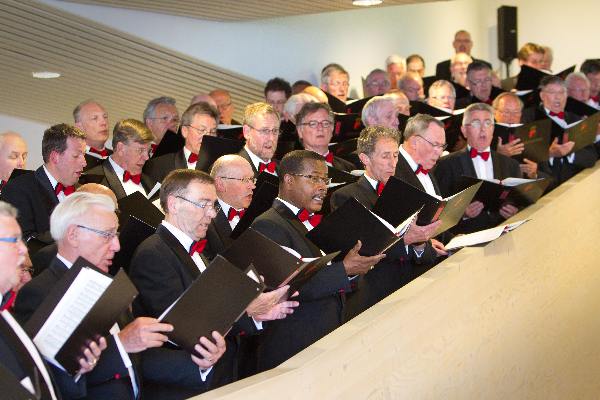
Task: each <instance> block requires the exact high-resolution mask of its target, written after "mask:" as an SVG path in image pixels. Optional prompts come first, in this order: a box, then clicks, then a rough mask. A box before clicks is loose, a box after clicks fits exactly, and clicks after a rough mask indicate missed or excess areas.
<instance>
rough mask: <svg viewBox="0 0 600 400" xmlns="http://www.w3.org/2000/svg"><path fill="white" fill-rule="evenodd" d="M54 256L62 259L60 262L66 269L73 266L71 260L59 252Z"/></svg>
mask: <svg viewBox="0 0 600 400" xmlns="http://www.w3.org/2000/svg"><path fill="white" fill-rule="evenodd" d="M56 258H58V259H59V260H60V261H62V263H63V264H65V267H67V269H71V267H72V266H73V263H72V262H71V261H69V260H67V259H66V258H64V257H63V256H62V255H60V254H59V253H56Z"/></svg>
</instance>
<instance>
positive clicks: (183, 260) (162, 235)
mask: <svg viewBox="0 0 600 400" xmlns="http://www.w3.org/2000/svg"><path fill="white" fill-rule="evenodd" d="M160 202H161V207H162V208H163V210H165V219H164V221H163V222H162V223H161V225H160V226H159V227H158V229H157V230H156V233H155V234H154V235H152V236H150V237H149V238H148V239H146V240H145V241H144V242H142V244H141V245H140V246H139V247H138V248H137V250H136V252H135V254H134V256H133V259H132V261H131V269H130V275H131V280H132V281H133V282H134V283H135V285H136V287H137V288H138V290H139V296H138V297H137V298H136V300H135V301H134V304H133V311H134V314H135V315H149V316H153V317H158V316H159V315H161V314H162V313H163V312H164V310H165V309H166V308H167V307H169V306H170V305H171V304H172V303H173V302H174V301H175V300H177V299H178V298H179V296H180V295H181V294H182V293H183V292H184V291H185V290H186V289H187V288H188V287H189V286H190V285H191V283H192V282H193V281H194V280H195V279H196V278H198V277H199V276H200V274H201V273H202V272H203V271H204V270H205V269H206V267H207V266H208V261H207V259H206V258H205V257H204V256H203V254H202V252H203V250H204V246H205V245H206V240H205V236H206V231H207V229H208V226H209V224H210V221H211V220H212V218H214V217H215V215H216V213H217V211H218V207H219V206H218V203H217V194H216V190H215V186H214V181H213V179H212V178H211V177H210V176H209V175H207V174H206V173H204V172H201V171H197V170H190V169H181V170H176V171H173V172H171V173H170V174H169V175H167V177H166V178H165V180H164V182H163V186H162V187H161V193H160ZM287 288H288V286H284V287H282V288H280V289H278V290H275V291H272V292H269V293H263V294H261V295H260V296H259V297H258V298H257V300H255V301H253V302H252V303H251V304H250V305H249V306H248V308H247V309H246V314H247V316H244V317H242V318H241V319H240V320H239V323H238V324H236V326H235V329H233V330H232V332H230V334H229V335H228V336H232V337H234V336H235V335H236V334H238V333H241V332H242V331H244V332H245V333H246V334H252V333H254V332H256V330H257V329H260V328H261V323H262V321H266V320H269V319H276V318H284V317H285V316H286V315H287V314H288V313H290V312H292V310H291V308H292V307H294V306H296V305H297V303H296V302H287V301H286V302H281V303H277V301H278V299H279V298H281V297H282V295H283V294H284V293H285V291H286V290H287ZM250 317H252V318H253V319H254V321H253V320H252V319H251V318H250ZM213 339H214V340H215V341H216V343H217V344H218V345H219V346H218V347H219V348H222V349H223V350H224V347H225V346H224V342H223V338H222V336H221V335H220V334H219V333H217V332H213ZM232 339H233V338H232ZM232 343H234V341H233V340H229V341H228V346H229V344H232ZM235 357H236V354H235V352H233V353H231V352H229V353H228V354H226V355H225V357H224V358H223V360H222V362H220V363H218V364H217V366H216V368H215V369H216V370H217V371H214V372H213V371H212V368H211V369H209V370H207V371H205V372H203V373H202V379H203V381H204V380H205V381H206V386H205V387H204V388H202V390H196V394H197V393H199V392H201V391H204V390H206V389H208V388H209V387H210V388H212V387H216V386H218V385H220V384H224V383H229V382H230V381H231V380H232V379H233V378H234V377H235V376H234V375H233V374H234V372H233V368H234V366H235ZM209 360H212V361H211V363H210V365H209V366H212V365H213V364H214V363H215V362H216V360H217V359H216V358H215V357H214V356H209V357H207V360H204V361H209ZM209 366H207V368H208V367H209ZM152 387H153V389H152V390H153V392H154V393H155V394H157V393H161V394H162V395H164V396H167V395H168V394H169V393H178V397H180V396H183V395H186V396H191V395H193V394H194V393H193V392H191V391H190V390H186V389H185V388H181V389H178V388H176V387H174V386H169V385H167V386H164V385H162V386H161V385H153V386H152ZM156 396H157V398H159V396H158V394H157V395H156Z"/></svg>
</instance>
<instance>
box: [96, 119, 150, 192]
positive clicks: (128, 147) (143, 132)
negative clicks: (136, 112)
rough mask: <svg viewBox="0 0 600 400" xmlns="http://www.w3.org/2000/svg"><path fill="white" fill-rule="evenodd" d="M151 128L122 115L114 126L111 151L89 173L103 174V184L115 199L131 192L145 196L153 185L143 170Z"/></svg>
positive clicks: (148, 152)
mask: <svg viewBox="0 0 600 400" xmlns="http://www.w3.org/2000/svg"><path fill="white" fill-rule="evenodd" d="M152 138H153V136H152V132H151V131H150V129H149V128H148V127H147V126H146V125H144V124H143V123H142V122H141V121H138V120H135V119H124V120H122V121H119V122H117V124H116V125H115V128H114V130H113V139H112V145H113V154H112V155H111V156H110V157H108V158H107V159H106V160H104V161H103V162H102V163H101V164H100V165H98V166H96V167H94V168H92V169H90V170H89V171H88V174H90V175H99V176H101V177H102V181H101V182H100V183H101V184H102V185H104V186H107V187H108V188H110V189H111V190H112V191H113V192H114V193H115V195H116V196H117V200H120V199H122V198H124V197H126V196H128V195H130V194H132V193H135V192H136V191H137V192H140V193H142V194H143V195H144V196H148V195H149V194H150V193H151V192H152V190H153V188H154V185H155V181H154V179H152V178H151V177H150V176H148V175H146V174H145V173H142V169H143V168H144V165H145V164H146V161H148V158H149V157H150V144H151V143H152Z"/></svg>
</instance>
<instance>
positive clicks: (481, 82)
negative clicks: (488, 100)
mask: <svg viewBox="0 0 600 400" xmlns="http://www.w3.org/2000/svg"><path fill="white" fill-rule="evenodd" d="M469 82H470V83H471V85H473V86H482V85H484V84H488V83H492V78H486V79H482V80H478V81H472V80H470V79H469Z"/></svg>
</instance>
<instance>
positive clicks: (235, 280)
mask: <svg viewBox="0 0 600 400" xmlns="http://www.w3.org/2000/svg"><path fill="white" fill-rule="evenodd" d="M264 288H265V285H264V284H263V283H262V282H260V278H259V276H258V272H257V271H256V270H255V269H254V268H253V267H252V265H248V266H246V268H245V269H244V270H241V269H239V268H238V267H236V266H235V265H233V264H232V263H230V262H229V261H227V260H226V259H225V258H223V257H222V256H220V255H217V256H216V257H215V258H214V259H213V261H212V262H211V263H210V264H209V265H208V267H207V268H206V270H205V271H204V272H203V273H202V274H200V276H199V277H198V278H196V280H195V281H194V282H193V283H192V284H191V285H190V286H189V287H188V288H187V289H186V290H185V292H183V294H182V295H181V296H180V297H179V298H178V299H177V300H175V302H174V303H173V304H172V305H171V306H170V307H169V308H167V309H166V310H165V311H164V312H163V315H161V316H160V317H159V320H160V321H162V322H165V323H168V324H172V325H173V327H174V329H173V331H171V332H169V333H167V335H168V337H169V340H170V341H171V342H173V343H175V344H176V345H178V346H179V347H181V348H183V349H185V350H187V351H189V352H190V353H192V354H195V355H197V356H199V357H202V356H201V355H200V354H198V353H197V352H196V350H194V346H195V345H196V344H198V340H200V338H201V337H202V336H204V337H206V338H207V339H209V340H211V341H212V340H213V339H212V332H213V331H217V332H219V333H220V334H221V335H223V336H225V335H226V334H227V332H229V330H230V329H231V326H232V325H233V324H234V323H235V321H237V320H238V318H239V317H240V316H242V314H243V313H244V312H245V310H246V307H248V305H249V304H250V303H251V302H252V301H253V300H254V299H256V298H257V297H258V296H259V295H260V294H261V293H262V292H263V290H264Z"/></svg>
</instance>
